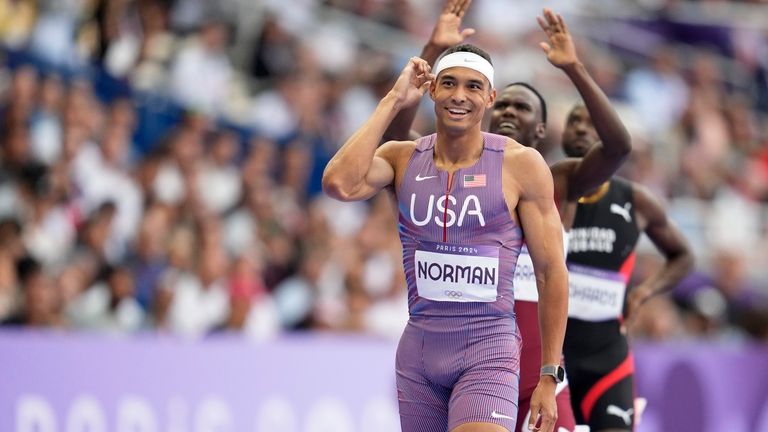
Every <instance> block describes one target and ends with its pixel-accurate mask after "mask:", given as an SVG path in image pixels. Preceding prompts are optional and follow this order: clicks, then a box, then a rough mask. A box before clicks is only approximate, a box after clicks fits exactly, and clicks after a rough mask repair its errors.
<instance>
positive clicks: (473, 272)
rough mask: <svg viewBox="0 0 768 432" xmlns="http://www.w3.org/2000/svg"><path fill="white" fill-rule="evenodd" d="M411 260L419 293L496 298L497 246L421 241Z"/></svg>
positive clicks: (434, 296)
mask: <svg viewBox="0 0 768 432" xmlns="http://www.w3.org/2000/svg"><path fill="white" fill-rule="evenodd" d="M414 261H415V265H416V290H417V291H418V293H419V296H420V297H424V298H426V299H429V300H435V301H453V302H493V301H496V297H497V289H498V286H499V248H498V247H494V246H466V245H456V244H447V243H431V242H421V243H420V244H419V247H418V249H417V250H416V252H415V255H414Z"/></svg>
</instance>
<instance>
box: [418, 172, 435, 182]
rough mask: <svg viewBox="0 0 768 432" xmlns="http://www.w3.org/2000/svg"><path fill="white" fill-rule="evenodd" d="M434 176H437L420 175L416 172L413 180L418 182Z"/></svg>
mask: <svg viewBox="0 0 768 432" xmlns="http://www.w3.org/2000/svg"><path fill="white" fill-rule="evenodd" d="M435 177H437V176H427V177H422V176H421V174H416V179H415V180H416V181H417V182H420V181H424V180H428V179H431V178H435Z"/></svg>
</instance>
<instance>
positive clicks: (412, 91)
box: [389, 57, 435, 109]
mask: <svg viewBox="0 0 768 432" xmlns="http://www.w3.org/2000/svg"><path fill="white" fill-rule="evenodd" d="M434 79H435V76H434V75H433V74H432V73H431V72H430V67H429V63H427V62H426V61H425V60H423V59H421V58H419V57H411V59H410V60H408V64H407V65H405V68H403V71H402V72H400V76H399V77H398V78H397V81H396V82H395V85H394V86H393V87H392V90H390V91H389V92H390V94H391V95H393V96H394V97H395V101H396V102H395V103H396V106H397V108H398V109H404V108H408V107H410V106H412V105H414V104H416V103H418V102H419V100H421V97H422V96H424V93H426V91H427V89H428V88H429V84H430V83H431V82H432V80H434Z"/></svg>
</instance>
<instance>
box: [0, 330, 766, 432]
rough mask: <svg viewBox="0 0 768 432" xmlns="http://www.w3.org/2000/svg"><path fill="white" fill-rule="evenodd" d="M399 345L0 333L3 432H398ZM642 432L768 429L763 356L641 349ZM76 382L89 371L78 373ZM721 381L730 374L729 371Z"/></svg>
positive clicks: (323, 339)
mask: <svg viewBox="0 0 768 432" xmlns="http://www.w3.org/2000/svg"><path fill="white" fill-rule="evenodd" d="M394 353H395V344H394V343H392V342H388V341H382V340H379V339H374V338H365V337H357V336H345V337H341V336H333V337H329V336H320V335H313V336H295V337H290V338H284V339H281V340H279V341H274V342H264V343H247V342H244V341H243V340H242V339H238V338H232V337H226V336H223V337H215V338H211V339H207V340H205V341H204V342H203V341H194V342H193V341H183V340H179V339H174V338H167V337H158V336H145V337H136V338H130V339H109V338H104V337H100V336H92V335H91V336H89V335H63V334H50V333H30V332H7V331H6V332H2V333H0V359H1V360H0V366H1V367H0V383H2V385H1V386H0V430H2V431H15V432H33V431H34V432H55V431H88V432H102V431H118V432H123V431H124V432H128V431H130V432H182V431H187V432H235V431H238V432H240V431H243V432H246V431H247V432H267V431H269V432H331V431H333V432H395V431H398V430H400V426H399V418H398V416H397V406H396V403H397V399H396V395H395V388H394V372H393V366H394ZM635 358H636V361H637V364H638V366H637V388H638V396H640V397H645V398H647V399H648V400H649V401H650V402H649V404H648V407H647V409H646V411H645V413H644V415H643V419H642V422H641V424H640V426H639V428H638V432H666V431H676V432H688V431H690V432H694V431H695V432H722V431H728V432H762V431H766V430H768V415H766V413H768V368H766V367H765V366H766V358H768V350H766V349H764V348H762V349H752V350H749V349H746V350H745V349H738V350H722V349H719V348H717V347H712V346H707V345H703V344H688V345H678V346H670V345H647V344H641V345H640V346H638V347H637V348H636V352H635ZM81 371H88V373H87V375H85V374H83V373H82V372H81ZM726 371H727V372H726Z"/></svg>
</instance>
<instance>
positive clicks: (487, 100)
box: [430, 67, 496, 130]
mask: <svg viewBox="0 0 768 432" xmlns="http://www.w3.org/2000/svg"><path fill="white" fill-rule="evenodd" d="M430 95H431V96H432V100H434V101H435V114H436V115H437V122H438V128H440V127H442V128H447V130H467V129H470V128H472V127H479V126H480V122H481V121H482V119H483V114H484V113H485V110H486V109H488V108H490V107H491V106H493V102H494V100H495V98H496V90H495V89H493V88H491V85H490V83H489V82H488V80H487V79H486V78H485V76H484V75H483V74H481V73H480V72H478V71H476V70H474V69H469V68H465V67H452V68H448V69H445V70H444V71H442V72H440V74H439V75H438V76H437V79H435V81H434V83H433V84H432V86H431V87H430Z"/></svg>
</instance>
